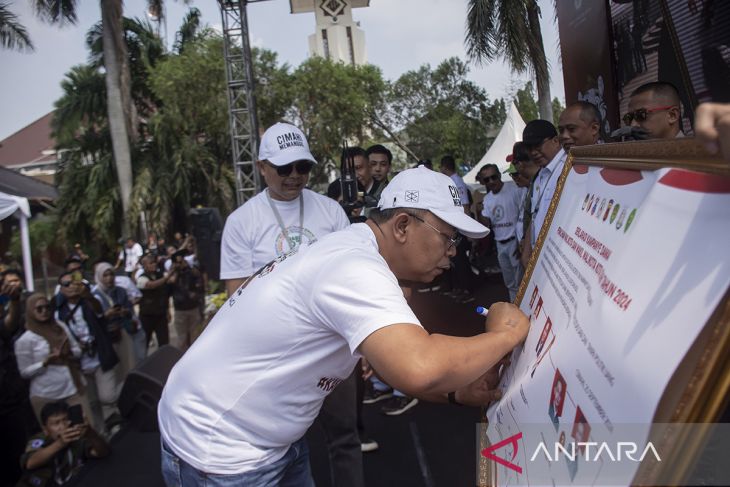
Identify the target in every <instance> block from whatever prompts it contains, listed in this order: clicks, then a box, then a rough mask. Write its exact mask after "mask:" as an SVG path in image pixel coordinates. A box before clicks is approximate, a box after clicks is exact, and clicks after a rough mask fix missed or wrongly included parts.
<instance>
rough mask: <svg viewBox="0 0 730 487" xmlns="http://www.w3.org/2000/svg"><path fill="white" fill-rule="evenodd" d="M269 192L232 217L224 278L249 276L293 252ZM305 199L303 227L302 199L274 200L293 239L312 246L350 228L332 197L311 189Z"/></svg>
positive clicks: (223, 262) (226, 240)
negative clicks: (300, 220) (300, 204)
mask: <svg viewBox="0 0 730 487" xmlns="http://www.w3.org/2000/svg"><path fill="white" fill-rule="evenodd" d="M267 191H268V190H266V191H262V192H261V193H259V194H257V195H256V196H254V197H253V198H251V199H250V200H248V201H247V202H246V203H245V204H244V205H243V206H241V207H240V208H238V209H237V210H236V211H234V212H233V213H231V214H230V216H229V217H228V219H227V220H226V225H225V227H224V228H223V239H222V242H221V272H220V277H221V279H238V278H241V277H248V276H250V275H251V274H253V273H254V272H256V271H257V270H258V269H259V268H260V267H261V266H263V265H265V264H268V263H269V262H271V261H272V260H274V258H276V257H277V256H279V255H282V254H284V253H286V252H289V251H290V250H291V249H290V248H289V243H288V242H287V239H286V237H285V236H284V234H283V232H282V231H281V227H280V226H279V223H278V222H277V220H276V215H275V214H274V212H273V211H272V209H271V205H270V204H269V201H268V197H267V196H266V193H267ZM302 195H303V196H304V219H303V222H302V223H303V224H302V226H301V228H300V227H299V198H296V199H294V200H292V201H278V200H272V201H273V203H274V206H275V207H276V210H277V211H278V212H279V215H280V216H281V219H282V222H283V224H284V227H285V228H286V230H287V233H288V236H289V238H290V240H292V241H293V242H295V243H296V245H295V247H296V246H299V245H301V244H306V245H311V244H312V243H314V242H316V241H317V239H319V238H321V237H323V236H324V235H327V234H328V233H332V232H336V231H337V230H342V229H343V228H345V227H347V226H348V225H350V221H349V220H348V219H347V215H346V214H345V210H343V209H342V207H341V206H340V204H339V203H337V202H336V201H334V200H333V199H331V198H327V197H326V196H322V195H320V194H317V193H315V192H314V191H310V190H308V189H304V190H302Z"/></svg>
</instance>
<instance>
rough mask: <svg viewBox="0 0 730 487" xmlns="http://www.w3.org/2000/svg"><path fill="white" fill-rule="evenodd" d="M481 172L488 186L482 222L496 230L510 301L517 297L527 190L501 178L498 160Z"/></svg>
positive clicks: (498, 253)
mask: <svg viewBox="0 0 730 487" xmlns="http://www.w3.org/2000/svg"><path fill="white" fill-rule="evenodd" d="M479 176H480V180H481V181H482V184H484V187H485V188H486V189H487V194H486V196H484V202H483V205H484V209H483V210H482V215H481V216H482V223H484V224H485V225H487V226H488V227H490V228H491V229H492V232H494V241H495V242H496V243H497V261H498V262H499V268H500V269H501V270H502V279H503V280H504V285H505V286H506V287H507V290H508V291H509V299H510V301H514V300H515V297H516V296H517V288H518V287H519V286H520V278H521V275H520V274H521V273H520V260H519V253H518V251H517V234H516V226H517V220H518V219H519V214H520V208H521V203H522V200H523V199H524V194H523V192H522V191H520V189H519V188H518V187H517V185H516V184H515V183H514V182H513V181H507V182H503V181H502V175H501V174H500V173H499V169H498V168H497V165H496V164H485V165H484V166H483V167H482V168H481V169H480V170H479Z"/></svg>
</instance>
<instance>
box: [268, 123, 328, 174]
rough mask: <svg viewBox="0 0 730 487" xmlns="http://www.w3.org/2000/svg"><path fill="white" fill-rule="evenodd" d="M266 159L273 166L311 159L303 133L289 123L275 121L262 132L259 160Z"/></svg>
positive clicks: (314, 161)
mask: <svg viewBox="0 0 730 487" xmlns="http://www.w3.org/2000/svg"><path fill="white" fill-rule="evenodd" d="M264 159H266V160H267V161H269V162H270V163H272V164H273V165H275V166H286V165H287V164H291V163H292V162H296V161H301V160H305V161H312V162H313V163H315V164H317V161H316V160H315V159H314V156H313V155H312V153H311V152H309V144H308V143H307V138H306V137H305V136H304V133H303V132H302V131H301V130H299V129H298V128H296V127H295V126H294V125H292V124H290V123H284V122H279V123H275V124H274V125H272V126H271V127H269V128H268V129H266V132H264V136H263V137H261V147H260V148H259V160H264Z"/></svg>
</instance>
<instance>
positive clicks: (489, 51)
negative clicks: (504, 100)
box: [466, 0, 552, 120]
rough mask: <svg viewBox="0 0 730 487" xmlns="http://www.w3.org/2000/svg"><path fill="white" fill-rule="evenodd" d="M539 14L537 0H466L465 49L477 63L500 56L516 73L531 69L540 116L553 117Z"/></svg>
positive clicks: (548, 118)
mask: <svg viewBox="0 0 730 487" xmlns="http://www.w3.org/2000/svg"><path fill="white" fill-rule="evenodd" d="M540 15H541V13H540V7H539V6H538V4H537V0H521V1H520V0H469V2H468V10H467V22H466V24H467V27H466V50H467V53H468V54H469V57H470V58H471V59H473V60H475V61H476V62H478V63H488V62H491V61H493V60H495V59H497V58H503V59H505V60H506V61H507V63H508V64H509V65H510V67H511V68H512V70H513V71H515V72H517V73H524V72H527V71H530V72H532V73H533V74H534V76H535V81H536V83H537V94H538V106H539V108H540V110H539V113H540V117H541V118H543V119H545V120H552V106H551V102H550V72H549V70H548V62H547V57H546V56H545V47H544V45H543V41H542V32H541V30H540Z"/></svg>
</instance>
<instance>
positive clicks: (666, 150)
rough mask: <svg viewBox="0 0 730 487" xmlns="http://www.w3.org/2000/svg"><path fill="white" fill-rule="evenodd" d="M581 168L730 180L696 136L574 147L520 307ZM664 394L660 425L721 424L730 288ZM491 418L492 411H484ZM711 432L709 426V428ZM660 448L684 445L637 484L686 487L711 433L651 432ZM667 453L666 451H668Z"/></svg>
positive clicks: (482, 472) (728, 388) (483, 466)
mask: <svg viewBox="0 0 730 487" xmlns="http://www.w3.org/2000/svg"><path fill="white" fill-rule="evenodd" d="M576 164H582V165H586V166H599V167H612V168H617V169H636V170H657V169H661V168H667V167H671V168H681V169H688V170H692V171H698V172H706V173H711V174H719V175H724V176H730V163H728V162H727V161H723V160H721V159H719V158H718V157H716V156H712V155H710V154H708V153H707V152H706V151H705V149H704V148H703V147H702V146H701V145H700V144H699V143H698V142H697V141H695V139H694V138H679V139H673V140H662V141H642V142H625V143H614V144H600V145H592V146H585V147H574V148H573V149H571V151H570V155H569V157H568V160H567V162H566V163H565V167H564V168H563V172H562V173H561V174H560V178H559V180H558V182H557V186H556V189H555V194H556V197H553V200H552V201H551V203H550V207H549V208H548V211H547V215H546V217H545V224H544V225H543V227H542V228H541V229H540V233H539V235H538V238H537V242H536V244H535V248H534V250H533V252H532V255H531V256H530V261H529V263H528V265H527V269H525V275H524V277H523V278H522V282H521V283H520V287H519V290H518V291H517V297H516V299H515V304H517V305H519V304H520V303H521V302H522V298H523V296H524V294H525V290H526V288H527V284H528V282H529V281H530V278H531V277H532V272H533V270H534V268H535V264H536V262H537V259H538V257H539V255H540V252H541V250H542V246H543V243H544V240H545V238H546V237H547V231H548V228H549V227H550V225H551V223H552V221H553V217H554V215H555V211H556V210H557V206H558V203H559V202H560V196H561V195H562V193H563V187H564V186H565V181H566V179H567V178H568V174H570V171H571V169H572V168H573V166H574V165H576ZM669 383H670V386H669V387H667V389H666V390H665V391H664V394H663V395H662V398H661V400H660V402H659V406H658V407H657V411H656V413H655V415H654V423H712V422H714V421H717V419H718V418H719V417H720V415H721V414H722V413H723V411H724V410H725V408H726V407H728V401H729V399H730V289H728V290H726V292H725V295H724V296H723V298H722V300H721V302H720V304H719V305H718V307H717V308H716V309H715V311H714V312H713V314H712V316H711V317H710V319H709V320H708V322H707V323H706V324H705V327H704V328H703V331H702V332H701V333H700V335H699V336H698V337H697V339H696V340H695V342H694V343H693V344H692V346H691V347H690V349H689V351H688V352H687V354H686V355H685V357H684V359H683V361H682V363H681V364H680V366H679V368H678V369H677V370H676V371H675V372H674V374H673V376H672V379H671V380H670V382H669ZM482 418H483V419H484V418H486V408H482ZM486 429H487V426H486V422H482V423H481V424H480V425H479V432H480V435H479V451H481V450H483V449H484V448H487V447H488V446H489V445H488V443H487V437H486ZM705 430H706V433H707V432H708V431H709V425H708V426H706V427H705ZM650 438H651V440H652V441H653V442H654V444H655V445H659V448H660V449H662V445H663V446H667V445H677V444H682V445H684V448H682V449H681V452H680V451H678V450H674V451H673V452H672V453H673V455H672V456H671V458H663V459H662V462H661V463H658V462H656V461H652V462H648V461H647V462H644V463H642V465H641V466H640V468H639V471H638V472H637V474H636V476H635V477H634V482H632V485H680V484H682V482H683V480H684V479H686V478H687V477H688V475H689V474H690V473H691V472H692V468H693V467H694V464H695V461H696V459H697V456H698V455H699V453H700V452H701V451H702V448H703V446H704V444H705V442H706V439H707V435H706V434H705V435H702V436H701V437H698V436H697V435H693V436H692V437H690V436H689V435H688V432H687V430H686V429H682V430H681V431H674V432H672V431H669V432H667V431H663V434H662V435H659V433H658V432H657V431H652V433H651V434H650ZM662 450H663V449H662ZM478 459H479V460H478V462H479V464H478V474H479V475H478V478H477V485H478V486H479V487H485V486H491V485H493V483H492V474H491V471H490V464H489V462H488V461H487V460H486V459H485V458H484V457H482V456H481V455H479V457H478Z"/></svg>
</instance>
